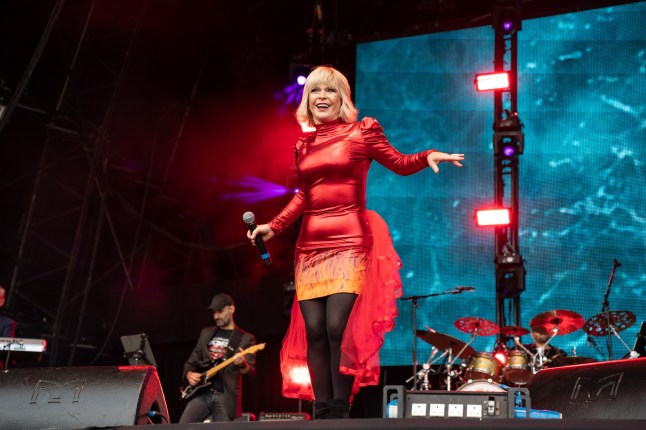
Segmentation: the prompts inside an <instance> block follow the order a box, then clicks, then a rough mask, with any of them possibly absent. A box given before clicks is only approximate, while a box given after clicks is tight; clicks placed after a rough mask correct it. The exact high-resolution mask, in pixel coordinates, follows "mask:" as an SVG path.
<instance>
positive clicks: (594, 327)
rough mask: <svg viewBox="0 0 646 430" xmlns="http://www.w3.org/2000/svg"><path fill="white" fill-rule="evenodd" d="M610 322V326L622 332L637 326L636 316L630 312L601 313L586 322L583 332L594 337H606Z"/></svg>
mask: <svg viewBox="0 0 646 430" xmlns="http://www.w3.org/2000/svg"><path fill="white" fill-rule="evenodd" d="M608 320H610V326H611V327H613V328H614V329H615V331H616V332H620V331H623V330H626V329H627V328H628V327H630V326H632V325H633V324H635V314H634V313H632V312H629V311H610V312H601V313H600V314H596V315H595V316H593V317H592V318H590V319H589V320H587V321H586V322H585V324H584V325H583V331H585V332H586V333H588V334H589V335H592V336H605V335H607V334H608V330H609V327H608Z"/></svg>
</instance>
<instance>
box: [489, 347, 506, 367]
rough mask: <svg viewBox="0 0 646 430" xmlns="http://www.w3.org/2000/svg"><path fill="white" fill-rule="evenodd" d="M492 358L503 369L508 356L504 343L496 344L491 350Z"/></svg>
mask: <svg viewBox="0 0 646 430" xmlns="http://www.w3.org/2000/svg"><path fill="white" fill-rule="evenodd" d="M493 356H494V358H495V359H496V360H497V361H498V363H500V365H501V366H502V367H505V365H506V364H507V360H508V356H507V347H505V344H504V343H500V342H496V346H495V347H494V348H493Z"/></svg>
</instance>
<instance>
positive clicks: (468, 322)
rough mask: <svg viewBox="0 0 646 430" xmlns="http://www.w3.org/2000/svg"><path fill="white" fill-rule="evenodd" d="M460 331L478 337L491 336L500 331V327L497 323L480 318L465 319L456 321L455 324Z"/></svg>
mask: <svg viewBox="0 0 646 430" xmlns="http://www.w3.org/2000/svg"><path fill="white" fill-rule="evenodd" d="M453 324H454V325H455V326H456V327H457V328H458V330H460V331H463V332H465V333H469V334H475V335H476V336H491V335H492V334H496V333H498V332H499V331H500V327H498V324H496V323H495V322H492V321H489V320H486V319H484V318H478V317H464V318H460V319H457V320H455V322H454V323H453Z"/></svg>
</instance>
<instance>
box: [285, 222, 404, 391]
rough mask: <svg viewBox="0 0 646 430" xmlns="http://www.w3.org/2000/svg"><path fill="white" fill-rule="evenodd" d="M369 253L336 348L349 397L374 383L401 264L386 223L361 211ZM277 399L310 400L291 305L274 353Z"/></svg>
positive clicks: (299, 324) (301, 333) (296, 310)
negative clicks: (279, 382)
mask: <svg viewBox="0 0 646 430" xmlns="http://www.w3.org/2000/svg"><path fill="white" fill-rule="evenodd" d="M367 216H368V222H369V223H370V227H371V229H372V236H373V247H372V251H371V254H370V258H369V262H368V267H367V271H366V277H365V284H364V286H363V291H362V293H361V294H360V295H359V297H358V298H357V301H356V302H355V305H354V308H353V309H352V313H351V314H350V319H349V320H348V325H347V327H346V330H345V332H344V335H343V341H342V343H341V365H340V371H341V372H342V373H344V374H348V375H354V376H355V379H354V385H353V387H352V396H354V395H355V394H356V393H357V392H358V391H359V389H360V388H361V387H363V386H366V385H377V384H378V383H379V369H380V362H379V349H380V348H381V346H382V345H383V343H384V336H385V334H386V332H389V331H391V330H392V329H393V327H394V326H395V317H396V316H397V301H396V299H397V298H398V297H401V295H402V283H401V278H400V277H399V269H400V268H401V260H400V259H399V256H398V255H397V252H396V251H395V249H394V247H393V244H392V238H391V237H390V233H389V231H388V226H387V225H386V222H385V221H384V220H383V219H382V218H381V217H380V216H379V215H378V214H377V213H376V212H374V211H367ZM280 360H281V364H280V368H281V373H282V376H283V396H285V397H292V398H300V399H304V400H314V392H313V391H312V386H311V384H310V382H309V372H308V370H307V339H306V335H305V322H304V320H303V315H302V314H301V311H300V306H299V305H298V301H297V300H296V299H294V304H293V306H292V316H291V322H290V325H289V328H288V329H287V334H286V335H285V339H284V340H283V348H282V350H281V352H280Z"/></svg>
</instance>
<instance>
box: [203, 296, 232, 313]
mask: <svg viewBox="0 0 646 430" xmlns="http://www.w3.org/2000/svg"><path fill="white" fill-rule="evenodd" d="M233 304H234V303H233V299H232V298H231V296H230V295H228V294H224V293H220V294H216V295H215V296H213V300H211V305H210V306H209V307H208V308H206V309H207V310H210V311H213V312H215V311H221V310H222V309H223V308H224V307H225V306H230V305H233Z"/></svg>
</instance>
